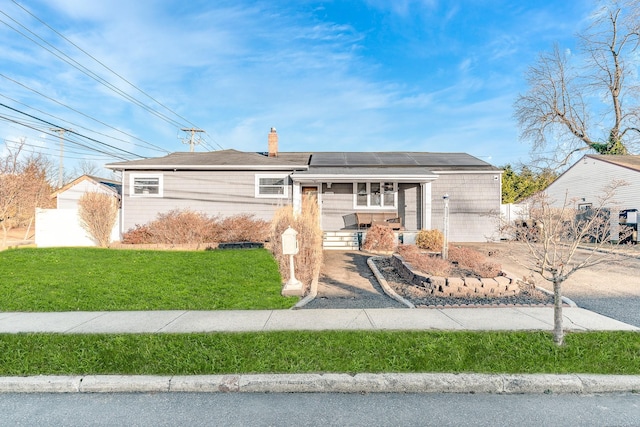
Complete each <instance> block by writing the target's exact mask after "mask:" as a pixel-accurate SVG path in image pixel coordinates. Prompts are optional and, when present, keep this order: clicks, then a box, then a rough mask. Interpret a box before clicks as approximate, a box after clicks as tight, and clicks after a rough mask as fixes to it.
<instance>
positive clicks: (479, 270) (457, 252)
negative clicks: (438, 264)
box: [449, 246, 501, 277]
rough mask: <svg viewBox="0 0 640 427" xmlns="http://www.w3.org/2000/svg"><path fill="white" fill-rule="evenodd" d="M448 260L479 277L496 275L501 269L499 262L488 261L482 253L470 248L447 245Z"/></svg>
mask: <svg viewBox="0 0 640 427" xmlns="http://www.w3.org/2000/svg"><path fill="white" fill-rule="evenodd" d="M449 260H450V261H455V262H457V263H458V265H459V266H460V267H463V268H467V269H469V270H471V271H473V272H474V273H476V274H477V275H479V276H480V277H496V276H497V275H498V274H499V273H500V270H501V266H500V264H496V263H493V262H488V261H487V260H486V258H485V257H484V255H482V254H481V253H480V252H478V251H475V250H473V249H471V248H462V247H458V246H450V247H449Z"/></svg>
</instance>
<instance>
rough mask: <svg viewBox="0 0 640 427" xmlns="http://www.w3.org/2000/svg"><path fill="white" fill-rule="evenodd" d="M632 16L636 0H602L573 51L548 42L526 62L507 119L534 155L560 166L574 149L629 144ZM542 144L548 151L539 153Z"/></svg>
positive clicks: (623, 149)
mask: <svg viewBox="0 0 640 427" xmlns="http://www.w3.org/2000/svg"><path fill="white" fill-rule="evenodd" d="M639 16H640V5H638V2H637V1H628V2H623V1H621V0H610V1H606V2H603V3H602V6H601V7H600V9H599V10H598V11H597V12H596V13H594V14H593V16H592V23H591V25H590V26H589V27H588V28H587V30H586V31H585V32H584V33H582V34H579V35H578V38H579V51H578V54H577V55H575V56H574V55H573V54H568V52H567V51H565V50H562V49H561V48H560V47H559V46H557V45H556V46H554V48H553V50H552V51H551V52H546V53H542V54H541V55H540V57H539V58H538V61H537V63H536V64H535V65H533V66H531V67H530V68H529V70H528V71H527V73H526V79H527V83H528V86H529V90H528V92H527V93H526V94H524V95H520V96H518V98H517V100H516V102H515V117H516V119H517V120H518V124H519V126H520V129H521V138H522V139H523V140H527V141H529V142H531V144H532V154H533V156H534V160H536V161H543V162H546V163H547V164H552V165H564V164H566V163H567V162H568V161H569V160H570V158H571V156H572V155H573V154H574V153H576V152H578V151H582V150H593V151H595V152H597V153H599V154H628V152H629V151H633V150H634V149H636V148H637V146H638V143H639V142H640V129H639V127H640V126H639V123H640V105H639V103H638V101H639V100H638V85H637V81H638V79H637V76H636V69H637V66H638V58H637V50H638V44H639V42H640V19H639ZM548 146H552V150H550V151H551V152H552V153H553V154H552V155H551V157H545V156H543V155H541V154H539V153H540V152H542V151H543V150H542V149H544V148H547V147H548ZM545 151H549V150H545Z"/></svg>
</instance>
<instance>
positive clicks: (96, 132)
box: [0, 74, 169, 153]
mask: <svg viewBox="0 0 640 427" xmlns="http://www.w3.org/2000/svg"><path fill="white" fill-rule="evenodd" d="M0 75H1V74H0ZM3 77H4V76H3ZM0 96H1V97H3V98H6V99H9V100H11V101H13V102H15V103H17V104H20V105H23V106H25V107H27V108H30V109H32V110H35V111H37V112H39V113H42V114H45V115H47V116H49V117H53V118H54V119H56V120H60V121H63V122H65V123H68V124H70V125H71V126H72V127H76V128H79V129H84V130H87V131H89V132H93V133H95V134H98V135H102V136H105V137H107V138H110V139H114V140H116V141H120V142H124V143H127V144H128V143H131V144H133V145H135V146H138V147H140V148H147V147H143V146H141V145H138V144H136V143H133V142H131V141H128V140H126V139H122V138H117V137H115V136H112V135H108V134H106V133H102V132H98V131H97V130H93V129H89V128H87V127H85V126H81V125H78V124H75V123H72V122H70V121H68V120H66V119H63V118H61V117H58V116H56V115H54V114H51V113H47V112H46V111H42V110H40V109H38V108H35V107H32V106H30V105H27V104H25V103H24V102H20V101H18V100H16V99H13V98H11V97H8V96H6V95H3V94H0ZM61 105H63V106H65V107H67V106H66V105H64V104H61ZM67 108H71V107H67ZM92 119H93V118H92ZM93 120H95V121H97V122H98V123H101V124H103V123H102V122H100V121H99V120H97V119H93ZM105 126H108V127H110V128H112V129H114V130H116V131H118V132H120V133H123V134H125V135H127V136H131V137H132V138H133V135H129V134H128V133H125V132H123V131H121V130H119V129H117V128H114V127H112V126H109V125H107V124H105ZM145 144H147V145H150V146H151V147H155V150H157V151H162V152H164V153H169V151H168V150H165V149H164V148H162V147H160V146H157V145H154V144H152V143H150V142H146V141H145Z"/></svg>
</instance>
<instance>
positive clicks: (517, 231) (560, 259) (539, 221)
mask: <svg viewBox="0 0 640 427" xmlns="http://www.w3.org/2000/svg"><path fill="white" fill-rule="evenodd" d="M623 185H626V183H624V182H614V183H612V184H611V185H609V186H607V187H606V188H605V189H603V193H602V196H601V197H600V198H599V199H598V202H597V203H595V204H594V205H596V206H592V207H591V208H590V209H589V210H579V209H577V200H572V199H568V198H567V197H565V200H563V201H560V203H558V202H556V201H554V200H550V199H549V197H548V196H547V195H546V194H545V193H538V194H536V195H535V196H533V197H531V198H530V199H529V200H528V205H527V208H528V217H529V218H528V219H527V227H523V226H522V225H521V224H519V225H518V224H507V225H506V226H505V228H506V231H508V232H509V234H512V235H514V236H516V240H518V241H521V242H523V243H524V244H525V245H526V247H527V249H528V256H526V257H523V258H520V259H518V258H515V256H514V257H513V259H514V260H515V261H516V262H517V263H518V264H520V265H522V266H524V267H526V268H528V269H529V270H531V271H532V272H534V273H537V274H538V275H539V276H540V277H542V278H543V279H544V280H546V281H548V282H550V283H551V284H552V285H553V295H554V328H553V336H554V342H555V343H556V344H557V345H562V344H563V342H564V331H563V322H562V284H563V283H564V282H565V281H566V280H567V279H568V278H569V277H570V276H571V275H572V274H573V273H575V272H576V271H578V270H582V269H585V268H590V267H593V266H595V265H597V264H601V263H604V262H613V261H617V260H618V259H619V258H620V255H619V254H617V252H616V251H612V250H610V249H611V242H612V241H617V240H618V236H613V235H612V232H616V231H617V230H616V229H615V228H612V215H615V223H617V220H618V218H617V211H616V210H615V209H612V208H613V207H614V200H613V198H614V195H615V192H616V190H617V189H618V188H619V187H620V186H623ZM622 234H623V235H622V236H621V237H622V238H623V239H622V240H624V237H625V236H624V233H622Z"/></svg>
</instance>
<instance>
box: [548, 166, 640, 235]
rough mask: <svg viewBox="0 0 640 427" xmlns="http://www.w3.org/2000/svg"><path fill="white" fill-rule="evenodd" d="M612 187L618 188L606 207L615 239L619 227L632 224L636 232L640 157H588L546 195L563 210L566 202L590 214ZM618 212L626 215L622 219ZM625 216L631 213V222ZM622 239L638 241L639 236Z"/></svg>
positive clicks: (554, 184)
mask: <svg viewBox="0 0 640 427" xmlns="http://www.w3.org/2000/svg"><path fill="white" fill-rule="evenodd" d="M611 185H615V186H616V188H615V194H614V195H613V197H612V198H611V200H610V201H609V202H608V203H607V204H606V207H607V208H609V209H610V212H611V226H612V228H611V232H612V235H613V236H615V235H616V233H618V225H619V223H625V224H627V223H628V224H629V225H632V224H633V227H634V228H636V229H637V221H638V218H637V216H638V215H637V214H635V213H633V212H634V210H640V156H638V155H595V154H587V155H585V156H583V157H582V158H581V159H580V160H578V161H577V162H576V163H575V164H573V165H572V166H571V167H570V168H569V169H567V170H566V171H565V172H564V173H563V174H562V175H560V176H559V177H558V178H557V179H556V180H555V181H554V182H552V183H551V184H550V185H549V186H548V187H547V188H546V189H545V190H544V191H545V193H546V194H547V196H548V197H549V200H550V203H551V204H552V205H554V206H558V207H561V206H563V205H564V204H565V201H567V202H569V203H572V204H575V206H576V208H578V209H580V210H588V209H589V208H591V207H599V206H600V205H601V203H600V198H601V197H603V196H604V194H605V191H606V190H607V187H610V186H611ZM619 212H623V214H622V216H623V219H621V218H620V216H619ZM626 212H630V214H629V215H628V216H629V221H627V213H626ZM627 234H628V232H627ZM623 238H624V239H625V240H627V238H631V239H632V240H633V241H635V240H637V234H635V233H634V235H633V236H625V237H623ZM614 240H615V238H614Z"/></svg>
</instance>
